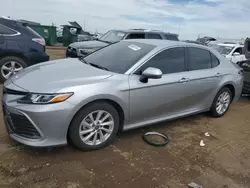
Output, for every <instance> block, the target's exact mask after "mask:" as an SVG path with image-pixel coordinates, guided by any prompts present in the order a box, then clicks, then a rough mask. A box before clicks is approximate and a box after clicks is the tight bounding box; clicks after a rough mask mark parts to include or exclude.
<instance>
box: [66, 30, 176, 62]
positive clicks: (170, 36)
mask: <svg viewBox="0 0 250 188" xmlns="http://www.w3.org/2000/svg"><path fill="white" fill-rule="evenodd" d="M127 39H160V40H173V41H178V40H179V39H178V35H177V34H174V33H165V32H162V31H153V30H145V29H131V30H110V31H108V32H107V33H105V34H104V35H103V36H102V37H101V38H100V39H97V40H95V41H86V42H75V43H72V44H70V45H69V46H68V48H67V50H66V57H82V56H86V55H88V54H90V53H92V52H94V51H96V50H98V49H100V48H102V47H105V46H107V45H109V44H112V43H115V42H118V41H121V40H127Z"/></svg>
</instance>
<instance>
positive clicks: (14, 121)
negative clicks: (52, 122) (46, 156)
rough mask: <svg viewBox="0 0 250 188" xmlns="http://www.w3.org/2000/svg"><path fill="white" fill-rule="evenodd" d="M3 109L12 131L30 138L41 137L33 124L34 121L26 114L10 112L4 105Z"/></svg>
mask: <svg viewBox="0 0 250 188" xmlns="http://www.w3.org/2000/svg"><path fill="white" fill-rule="evenodd" d="M3 111H4V116H5V118H6V123H7V124H8V125H7V126H8V129H9V132H10V133H15V134H17V135H19V136H22V137H25V138H29V139H39V138H41V135H40V133H39V132H38V131H37V130H36V128H35V127H34V126H33V125H32V123H31V122H30V121H29V120H28V119H27V117H26V116H24V115H21V114H13V113H10V112H8V111H7V110H6V108H5V107H3Z"/></svg>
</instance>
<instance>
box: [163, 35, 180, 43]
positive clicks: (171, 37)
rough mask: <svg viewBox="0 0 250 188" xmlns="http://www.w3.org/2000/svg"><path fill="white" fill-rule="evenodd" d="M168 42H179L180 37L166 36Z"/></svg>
mask: <svg viewBox="0 0 250 188" xmlns="http://www.w3.org/2000/svg"><path fill="white" fill-rule="evenodd" d="M165 37H166V39H167V40H173V41H179V39H178V37H177V36H176V35H169V34H168V35H165Z"/></svg>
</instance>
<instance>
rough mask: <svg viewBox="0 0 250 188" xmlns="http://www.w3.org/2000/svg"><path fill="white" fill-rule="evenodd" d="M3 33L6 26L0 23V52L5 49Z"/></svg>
mask: <svg viewBox="0 0 250 188" xmlns="http://www.w3.org/2000/svg"><path fill="white" fill-rule="evenodd" d="M4 34H6V27H5V26H4V25H2V24H0V54H1V53H3V51H4V50H5V49H6V41H5V37H4Z"/></svg>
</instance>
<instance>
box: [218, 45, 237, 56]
mask: <svg viewBox="0 0 250 188" xmlns="http://www.w3.org/2000/svg"><path fill="white" fill-rule="evenodd" d="M233 48H234V47H233V46H222V45H217V46H215V49H216V50H217V51H218V52H219V53H221V54H222V55H228V54H229V53H230V52H231V51H232V50H233Z"/></svg>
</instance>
